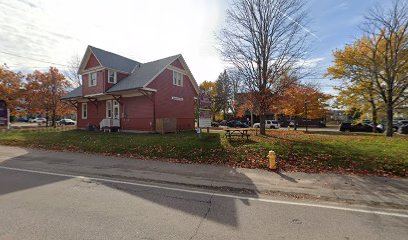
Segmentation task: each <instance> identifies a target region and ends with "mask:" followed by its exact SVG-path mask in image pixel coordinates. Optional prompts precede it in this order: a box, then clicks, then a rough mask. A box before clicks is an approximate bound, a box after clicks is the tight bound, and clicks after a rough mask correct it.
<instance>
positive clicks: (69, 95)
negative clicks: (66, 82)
mask: <svg viewBox="0 0 408 240" xmlns="http://www.w3.org/2000/svg"><path fill="white" fill-rule="evenodd" d="M77 97H82V86H79V87H77V88H75V89H74V90H72V91H71V92H69V93H67V94H65V95H64V96H62V98H61V99H70V98H77Z"/></svg>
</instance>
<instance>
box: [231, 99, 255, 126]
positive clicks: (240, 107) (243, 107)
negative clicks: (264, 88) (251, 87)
mask: <svg viewBox="0 0 408 240" xmlns="http://www.w3.org/2000/svg"><path fill="white" fill-rule="evenodd" d="M255 101H256V96H255V94H254V93H252V92H244V93H239V94H237V100H236V102H237V107H236V115H237V116H238V117H243V116H244V115H245V113H246V111H249V113H250V115H251V120H250V121H251V126H253V125H254V118H253V117H254V114H258V108H257V105H256V104H255Z"/></svg>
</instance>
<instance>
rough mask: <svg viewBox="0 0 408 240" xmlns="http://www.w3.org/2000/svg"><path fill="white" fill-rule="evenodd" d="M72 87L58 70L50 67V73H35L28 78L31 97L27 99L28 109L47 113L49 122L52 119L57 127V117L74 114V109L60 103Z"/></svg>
mask: <svg viewBox="0 0 408 240" xmlns="http://www.w3.org/2000/svg"><path fill="white" fill-rule="evenodd" d="M70 86H71V85H70V82H69V81H68V80H67V79H66V78H65V76H64V75H63V74H61V73H60V72H59V71H58V69H57V68H54V67H50V69H49V70H48V72H40V71H34V72H33V73H32V74H29V75H28V76H27V84H26V94H27V95H29V96H30V97H28V98H27V103H28V108H29V109H30V110H31V111H36V112H41V113H45V115H46V118H47V120H48V119H49V117H51V121H52V126H55V121H56V117H57V116H63V115H65V114H67V113H70V112H72V108H70V107H68V105H66V104H64V103H61V101H60V99H61V97H62V96H63V95H65V94H66V93H67V91H66V89H67V88H69V87H70ZM47 124H48V121H47Z"/></svg>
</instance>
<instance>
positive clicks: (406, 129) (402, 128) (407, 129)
mask: <svg viewBox="0 0 408 240" xmlns="http://www.w3.org/2000/svg"><path fill="white" fill-rule="evenodd" d="M398 133H401V134H408V124H404V125H401V126H400V127H399V128H398Z"/></svg>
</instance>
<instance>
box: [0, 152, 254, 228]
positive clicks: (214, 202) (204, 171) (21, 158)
mask: <svg viewBox="0 0 408 240" xmlns="http://www.w3.org/2000/svg"><path fill="white" fill-rule="evenodd" d="M25 151H26V153H24V154H21V155H18V156H15V157H11V158H9V159H6V160H4V159H2V158H0V197H1V196H2V195H6V194H12V193H16V192H19V191H26V190H30V191H33V194H35V191H36V189H35V188H38V187H42V186H47V185H50V184H58V183H59V182H61V181H66V180H70V179H73V178H74V177H70V176H69V174H72V175H81V176H85V177H86V176H107V175H108V174H106V173H104V171H107V170H112V169H114V170H117V172H118V175H115V176H114V177H112V178H111V179H117V180H121V181H126V182H135V183H142V185H132V184H126V183H118V182H109V181H103V180H99V179H93V178H90V180H89V181H85V182H84V181H83V179H78V181H82V184H87V183H89V184H93V185H95V184H94V183H98V184H97V185H98V186H106V187H109V188H111V189H113V190H114V191H121V192H124V193H127V194H130V195H132V196H133V197H136V198H139V199H143V200H146V201H149V202H151V203H154V204H157V205H160V206H164V207H166V208H169V209H173V210H176V211H179V212H182V213H186V214H190V215H193V216H197V217H200V218H203V219H205V220H206V221H212V222H216V223H218V224H222V225H225V226H232V227H238V226H239V218H238V214H237V212H238V205H244V206H250V205H251V202H250V201H248V200H242V199H239V198H231V197H222V196H214V195H213V193H214V192H223V193H225V192H226V193H227V194H245V195H246V196H250V197H252V198H258V191H257V189H256V186H255V185H254V183H253V182H252V180H251V179H250V178H249V177H247V176H246V175H245V174H243V173H240V172H239V171H237V170H236V169H234V168H227V167H214V166H206V165H188V166H189V167H190V168H186V165H183V164H171V163H167V162H162V164H163V165H166V166H169V165H170V164H171V166H170V169H171V170H168V171H167V172H166V170H165V169H164V168H163V169H161V168H160V167H157V164H156V165H155V167H151V168H149V167H148V161H150V160H147V161H141V162H144V166H145V167H144V168H143V169H142V170H143V171H145V172H146V171H159V175H166V174H170V175H172V178H173V181H174V182H175V181H176V180H177V174H175V172H177V171H179V169H183V168H186V171H185V174H184V175H183V177H184V178H189V179H191V183H185V182H184V183H183V184H182V185H176V184H171V185H168V184H169V183H170V181H169V182H165V181H163V180H159V179H157V181H156V180H155V179H149V181H148V182H145V181H143V182H141V181H140V179H141V176H139V175H138V174H137V173H135V174H134V175H132V176H131V177H129V174H127V176H126V177H123V178H122V179H121V178H120V176H119V173H120V172H121V171H122V172H127V173H129V171H130V172H131V171H132V170H134V169H132V168H131V167H129V166H131V165H132V164H131V162H132V161H137V160H127V159H126V160H121V159H113V158H112V163H111V164H106V161H105V162H104V165H103V166H102V165H98V161H99V160H100V159H99V156H98V155H94V156H92V157H89V156H88V158H89V159H91V160H87V159H88V158H83V159H79V158H78V159H73V158H72V157H71V155H73V154H70V155H69V156H68V157H66V158H65V157H64V155H63V154H64V153H60V154H61V155H59V156H58V157H52V156H47V152H45V151H40V153H39V151H37V150H25ZM78 156H79V154H78ZM100 158H103V156H100ZM106 158H108V157H106ZM121 161H124V162H123V169H122V167H121V166H120V165H121ZM151 161H154V160H151ZM27 162H30V165H28V164H27ZM37 163H38V164H37ZM78 164H82V165H87V164H89V165H90V166H92V168H93V169H94V170H95V172H90V173H89V175H88V174H87V173H85V172H79V173H77V174H75V173H74V171H75V170H73V169H74V168H75V166H77V165H78ZM27 166H31V167H30V169H31V170H34V171H21V170H18V169H23V168H24V169H27ZM146 166H147V167H146ZM1 167H3V168H1ZM14 168H16V169H14ZM195 169H197V171H194V170H195ZM36 170H40V172H37V171H36ZM96 171H97V172H96ZM41 172H57V173H61V174H68V175H67V176H61V175H52V174H44V173H41ZM135 172H136V171H135ZM215 176H222V179H223V181H225V185H224V184H223V182H220V181H217V178H216V177H215ZM106 178H107V179H109V178H108V177H106ZM194 180H205V181H208V182H210V183H211V184H209V186H205V187H198V184H196V183H194V182H195V181H194ZM231 182H238V183H239V186H238V187H235V188H234V187H227V186H226V185H227V183H231ZM143 184H151V185H154V186H160V187H157V188H156V187H148V186H144V185H143ZM168 186H171V187H174V188H181V189H187V190H188V189H190V190H192V191H183V190H181V191H180V190H174V189H171V188H168ZM245 189H250V190H245ZM69 190H70V189H67V191H69ZM194 191H200V192H205V194H201V193H197V192H194ZM27 201H28V204H29V201H30V200H29V199H28V200H27ZM101 201H103V199H101ZM122 204H123V203H122ZM129 204H132V202H129ZM141 221H143V219H141Z"/></svg>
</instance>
